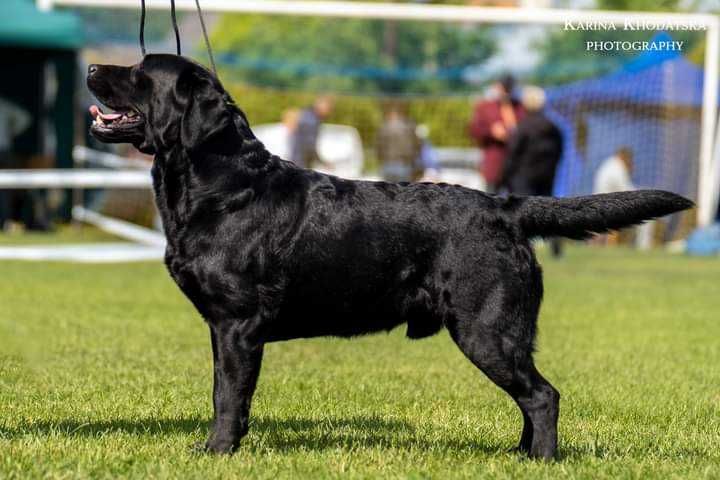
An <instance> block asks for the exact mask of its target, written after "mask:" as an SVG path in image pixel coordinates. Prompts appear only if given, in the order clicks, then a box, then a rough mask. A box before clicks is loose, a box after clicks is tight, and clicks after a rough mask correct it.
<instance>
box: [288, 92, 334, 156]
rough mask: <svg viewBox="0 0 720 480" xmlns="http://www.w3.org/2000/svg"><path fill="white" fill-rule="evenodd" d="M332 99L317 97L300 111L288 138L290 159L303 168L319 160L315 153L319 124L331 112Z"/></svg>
mask: <svg viewBox="0 0 720 480" xmlns="http://www.w3.org/2000/svg"><path fill="white" fill-rule="evenodd" d="M332 110H333V99H332V97H329V96H322V97H318V99H317V100H315V103H314V104H313V105H312V106H311V107H308V108H306V109H304V110H303V111H302V112H300V117H299V118H298V122H297V126H296V128H295V130H294V131H293V133H292V136H291V138H290V161H292V162H294V163H295V164H296V165H298V166H300V167H303V168H312V167H314V166H316V164H317V163H318V162H320V161H321V159H320V156H319V155H318V153H317V140H318V134H319V133H320V125H321V124H322V122H323V120H325V118H327V117H328V115H330V113H332Z"/></svg>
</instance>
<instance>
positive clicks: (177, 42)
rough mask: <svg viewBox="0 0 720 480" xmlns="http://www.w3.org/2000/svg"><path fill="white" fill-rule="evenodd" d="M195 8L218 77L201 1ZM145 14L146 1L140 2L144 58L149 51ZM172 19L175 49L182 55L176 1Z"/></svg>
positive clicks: (141, 45)
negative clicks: (147, 47)
mask: <svg viewBox="0 0 720 480" xmlns="http://www.w3.org/2000/svg"><path fill="white" fill-rule="evenodd" d="M195 7H196V8H197V13H198V18H199V19H200V27H201V28H202V34H203V39H204V40H205V48H206V49H207V53H208V58H209V59H210V66H211V67H212V71H213V73H214V74H215V76H216V77H217V67H216V65H215V57H214V56H213V52H212V47H211V46H210V39H209V38H208V34H207V27H206V26H205V18H204V17H203V13H202V9H201V8H200V0H195ZM145 13H146V7H145V0H140V51H141V52H142V55H143V57H144V56H145V54H146V53H147V49H146V48H145ZM170 17H171V19H172V26H173V30H174V32H175V47H176V50H177V54H178V55H182V49H181V47H180V30H179V29H178V25H177V15H176V12H175V0H170Z"/></svg>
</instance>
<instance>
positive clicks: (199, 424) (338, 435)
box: [0, 415, 506, 454]
mask: <svg viewBox="0 0 720 480" xmlns="http://www.w3.org/2000/svg"><path fill="white" fill-rule="evenodd" d="M209 429H210V422H209V421H208V420H207V419H202V418H199V417H190V418H179V419H167V418H146V419H137V420H134V419H133V420H129V419H116V420H105V421H87V422H82V421H76V420H60V421H49V422H42V421H41V422H30V423H28V424H27V425H26V426H19V427H16V428H0V438H10V439H12V438H20V437H24V436H36V437H37V436H55V435H60V436H68V437H73V436H81V437H88V438H91V437H100V436H102V435H107V434H112V433H122V434H130V435H137V436H160V435H177V434H181V435H197V436H198V437H201V438H202V437H204V436H205V435H207V433H208V432H209ZM250 432H251V434H252V437H250V438H248V439H246V440H245V441H244V442H243V446H242V447H241V448H245V449H249V450H250V451H252V452H261V451H265V450H279V451H288V452H289V451H297V450H314V451H322V450H329V449H337V448H343V449H355V448H368V447H370V448H373V447H374V448H378V447H379V448H398V449H422V450H433V451H453V452H457V451H467V452H476V453H477V452H480V453H485V454H497V453H505V452H506V448H505V447H503V446H499V445H490V444H486V443H482V442H476V441H472V440H465V439H458V438H451V437H448V438H447V439H446V440H445V439H443V438H442V436H440V437H441V438H437V437H436V438H435V439H430V438H426V437H425V436H424V435H418V434H416V431H415V428H414V427H413V426H412V425H411V424H409V423H408V422H405V421H403V420H388V419H384V418H381V417H377V416H362V415H360V416H353V417H328V418H319V419H318V418H301V417H290V418H281V419H277V418H270V417H256V418H253V419H252V420H251V422H250Z"/></svg>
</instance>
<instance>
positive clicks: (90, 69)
mask: <svg viewBox="0 0 720 480" xmlns="http://www.w3.org/2000/svg"><path fill="white" fill-rule="evenodd" d="M97 71H98V66H97V65H95V64H93V65H90V66H89V67H88V76H89V75H94V74H95V72H97Z"/></svg>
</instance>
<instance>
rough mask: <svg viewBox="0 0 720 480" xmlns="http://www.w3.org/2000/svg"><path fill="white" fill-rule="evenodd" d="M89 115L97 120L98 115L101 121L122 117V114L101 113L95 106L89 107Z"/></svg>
mask: <svg viewBox="0 0 720 480" xmlns="http://www.w3.org/2000/svg"><path fill="white" fill-rule="evenodd" d="M90 115H92V116H93V117H94V118H97V116H98V115H99V116H100V118H102V119H103V120H110V121H112V120H117V119H118V118H120V117H122V113H103V112H102V110H100V107H98V106H97V105H92V106H91V107H90Z"/></svg>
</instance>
